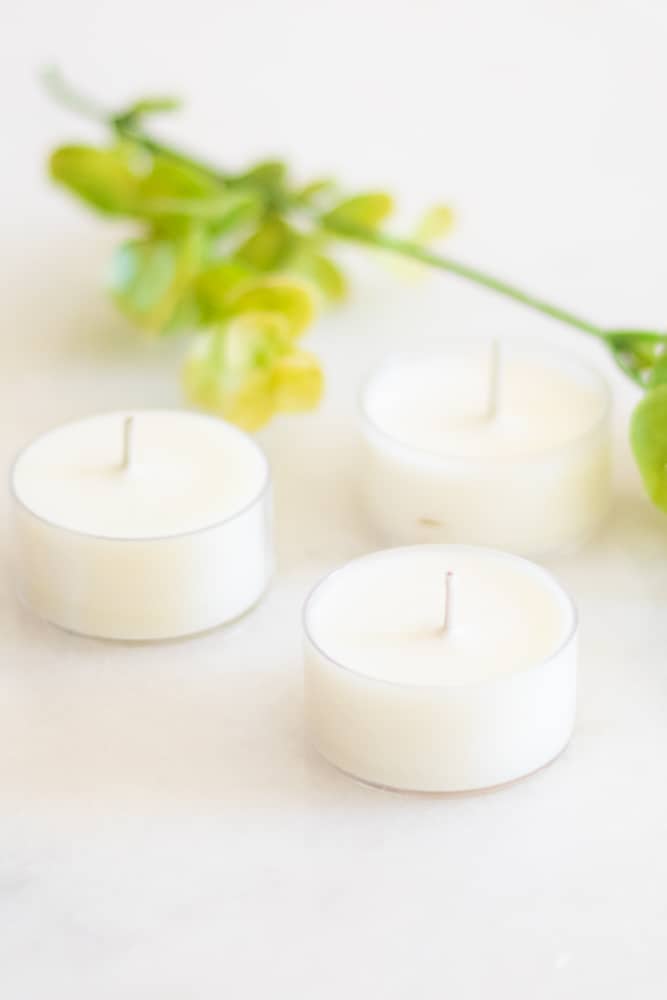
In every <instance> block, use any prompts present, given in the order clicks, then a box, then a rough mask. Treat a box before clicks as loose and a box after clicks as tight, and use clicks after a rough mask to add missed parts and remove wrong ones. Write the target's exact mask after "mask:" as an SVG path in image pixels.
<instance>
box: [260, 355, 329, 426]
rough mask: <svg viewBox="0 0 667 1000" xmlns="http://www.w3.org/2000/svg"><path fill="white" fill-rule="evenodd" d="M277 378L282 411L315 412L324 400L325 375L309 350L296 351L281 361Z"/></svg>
mask: <svg viewBox="0 0 667 1000" xmlns="http://www.w3.org/2000/svg"><path fill="white" fill-rule="evenodd" d="M273 379H274V393H275V405H276V408H277V409H278V410H282V411H284V412H286V413H297V412H299V411H301V410H312V409H313V408H314V407H315V406H317V404H318V403H319V401H320V399H321V398H322V393H323V391H324V375H323V374H322V369H321V368H320V365H319V362H318V360H317V358H316V357H315V355H313V354H310V353H309V352H308V351H300V350H293V351H291V352H290V353H289V354H285V355H283V357H281V358H279V360H278V361H277V362H276V365H275V367H274V371H273Z"/></svg>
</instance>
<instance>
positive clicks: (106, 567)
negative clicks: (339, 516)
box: [12, 410, 272, 639]
mask: <svg viewBox="0 0 667 1000" xmlns="http://www.w3.org/2000/svg"><path fill="white" fill-rule="evenodd" d="M127 416H128V415H127V414H125V413H107V414H102V415H99V416H95V417H90V418H88V419H86V420H81V421H78V422H76V423H72V424H67V425H65V426H63V427H58V428H56V429H55V430H52V431H49V432H48V433H46V434H44V435H42V436H41V437H39V438H38V439H37V440H36V441H34V442H33V443H32V444H31V445H29V446H28V447H27V448H26V449H25V450H24V451H23V452H22V453H21V454H20V455H19V457H18V459H17V461H16V463H15V465H14V469H13V472H12V491H13V494H14V498H15V504H14V508H15V536H16V550H17V570H18V580H19V591H20V593H21V595H22V596H23V597H24V599H25V601H26V603H27V604H28V605H29V606H30V607H32V608H33V609H34V610H35V611H36V612H37V613H38V614H40V615H42V616H43V617H45V618H47V619H48V620H49V621H52V622H54V623H55V624H58V625H61V626H62V627H64V628H68V629H70V630H72V631H76V632H82V633H85V634H87V635H96V636H104V637H107V638H116V639H158V638H168V637H173V636H178V635H186V634H189V633H192V632H197V631H202V630H204V629H206V628H211V627H213V626H214V625H218V624H221V623H222V622H225V621H229V620H231V619H232V618H235V617H238V615H240V614H242V613H243V611H245V610H247V608H248V607H250V606H251V605H252V604H253V603H255V601H256V600H257V599H258V598H259V596H260V594H261V593H262V591H263V590H264V588H265V586H266V583H267V579H268V575H269V573H270V569H271V563H272V555H271V541H270V525H269V507H270V497H269V472H268V466H267V463H266V459H265V458H264V456H263V454H262V453H261V451H260V450H259V449H258V448H257V446H256V445H255V444H254V443H253V442H252V440H251V439H250V438H248V437H247V435H245V434H243V433H242V432H240V431H239V430H238V429H236V428H234V427H232V426H231V425H229V424H226V423H224V422H223V421H221V420H216V419H214V418H211V417H207V416H202V415H200V414H195V413H188V412H186V411H166V410H144V411H138V412H136V413H135V414H133V415H132V430H131V449H130V461H129V464H127V466H126V467H125V466H124V462H123V460H124V427H125V421H126V419H127Z"/></svg>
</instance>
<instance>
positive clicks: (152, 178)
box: [139, 156, 224, 199]
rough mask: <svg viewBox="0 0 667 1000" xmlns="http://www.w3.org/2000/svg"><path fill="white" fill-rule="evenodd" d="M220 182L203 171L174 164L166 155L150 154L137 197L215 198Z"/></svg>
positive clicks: (222, 187) (218, 191)
mask: <svg viewBox="0 0 667 1000" xmlns="http://www.w3.org/2000/svg"><path fill="white" fill-rule="evenodd" d="M222 194H224V185H223V184H222V183H221V182H219V181H216V180H215V179H214V178H213V177H211V176H210V175H209V174H208V173H206V172H204V171H203V170H197V169H196V168H195V167H191V166H188V165H187V164H183V163H177V162H176V161H175V160H171V159H169V158H168V157H166V156H153V157H151V160H150V169H149V170H148V171H147V172H146V174H145V176H144V177H143V178H142V179H141V183H140V185H139V195H140V197H141V198H147V199H148V198H193V199H195V198H218V197H220V196H221V195H222Z"/></svg>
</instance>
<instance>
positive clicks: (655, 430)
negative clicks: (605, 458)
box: [630, 384, 667, 513]
mask: <svg viewBox="0 0 667 1000" xmlns="http://www.w3.org/2000/svg"><path fill="white" fill-rule="evenodd" d="M630 442H631V444H632V450H633V452H634V454H635V458H636V460H637V465H638V466H639V471H640V472H641V476H642V479H643V480H644V486H645V488H646V491H647V493H648V495H649V496H650V498H651V500H652V501H653V503H654V504H656V506H657V507H659V508H660V509H661V510H663V511H665V512H666V513H667V385H665V384H663V385H659V386H657V387H656V388H655V389H651V390H650V391H649V392H647V393H646V395H645V396H644V398H643V399H642V400H641V401H640V402H639V404H638V405H637V406H636V407H635V411H634V413H633V414H632V420H631V422H630Z"/></svg>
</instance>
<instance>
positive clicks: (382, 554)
mask: <svg viewBox="0 0 667 1000" xmlns="http://www.w3.org/2000/svg"><path fill="white" fill-rule="evenodd" d="M415 549H419V550H420V551H424V550H425V549H431V550H437V551H443V550H451V549H458V550H459V551H466V552H485V553H487V555H490V556H493V557H494V558H497V559H503V560H506V561H509V562H519V563H523V564H524V565H525V566H527V567H529V569H530V571H531V572H532V573H533V574H534V575H535V576H538V577H541V578H542V580H544V581H546V582H547V583H548V584H549V585H550V587H551V588H552V589H553V590H554V592H555V593H556V594H557V595H558V596H559V597H561V598H562V599H563V601H564V604H565V606H566V608H567V610H568V612H569V615H570V623H569V627H568V628H567V630H566V635H565V638H564V639H563V641H562V642H561V643H560V644H559V645H558V646H557V647H556V649H555V650H554V651H553V652H552V653H550V654H549V656H545V657H544V659H542V660H537V661H535V662H534V663H529V664H528V665H527V666H525V667H521V668H518V669H516V670H512V671H511V672H510V673H508V674H500V675H498V676H496V677H491V678H489V679H486V680H484V679H483V680H477V681H469V682H466V683H464V684H454V683H451V682H448V681H443V683H442V684H411V683H410V682H409V681H390V680H385V679H384V678H382V677H374V676H373V675H372V674H366V673H364V672H363V671H362V670H357V669H355V668H354V667H349V666H347V664H345V663H341V662H340V660H337V659H335V657H333V656H331V655H330V654H329V653H327V651H326V649H324V648H323V647H322V646H321V645H320V644H319V643H318V642H317V640H316V639H315V638H314V636H313V632H312V629H311V627H310V622H309V615H310V613H311V611H312V608H313V607H314V604H315V600H316V598H317V592H318V591H319V590H320V589H322V588H324V587H325V586H326V585H327V584H328V583H329V581H330V580H332V579H333V577H335V576H338V575H339V574H342V573H343V572H344V571H345V570H346V569H348V568H349V567H350V566H354V565H355V564H358V563H361V562H365V561H366V560H369V559H382V558H390V557H391V555H393V554H394V553H396V552H410V551H413V550H415ZM301 624H302V626H303V631H304V633H305V636H306V638H307V640H308V642H310V644H311V645H312V646H313V647H314V648H315V649H316V650H317V652H318V653H320V654H321V655H322V656H323V657H324V658H325V660H328V661H329V663H331V664H333V666H335V667H338V668H339V669H340V670H345V671H347V673H349V674H353V675H354V676H355V677H361V678H363V680H365V681H367V682H371V683H374V684H384V685H386V686H387V687H394V688H396V687H402V688H409V689H410V690H416V689H419V690H434V691H442V690H446V689H450V688H451V689H454V690H461V689H464V688H473V687H482V686H486V685H488V684H502V683H503V682H505V681H506V680H507V678H508V677H513V676H514V675H515V674H523V673H528V672H529V671H531V670H538V669H539V668H540V667H543V666H544V665H545V664H547V663H551V661H552V660H554V659H555V658H556V657H557V656H559V655H560V653H562V651H563V650H564V649H565V648H566V647H567V646H569V644H570V643H571V642H572V640H573V639H574V637H575V636H576V634H577V631H578V628H579V613H578V611H577V606H576V604H575V603H574V601H573V600H572V598H571V597H570V595H569V593H568V592H567V591H566V590H565V588H564V587H563V586H562V584H561V583H559V581H558V580H557V579H556V577H555V576H554V575H553V574H552V573H550V572H549V571H548V570H546V569H545V568H544V567H543V566H540V565H539V564H538V563H534V562H533V561H532V560H530V559H526V558H524V556H517V555H515V554H514V553H513V552H505V551H504V550H503V549H495V548H493V547H491V546H487V545H467V544H465V543H458V542H452V543H448V542H443V543H438V542H432V543H425V544H423V545H397V546H395V547H394V548H390V549H377V550H376V551H375V552H367V553H365V555H362V556H357V557H356V558H355V559H350V560H349V561H348V562H346V563H343V565H342V566H337V567H336V568H335V569H332V570H330V571H329V572H328V573H327V574H326V575H325V576H323V577H322V578H321V579H320V580H318V582H317V583H316V584H315V586H314V587H312V588H311V589H310V591H309V592H308V596H307V597H306V600H305V601H304V605H303V609H302V612H301Z"/></svg>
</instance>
